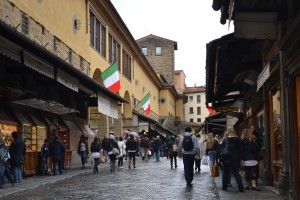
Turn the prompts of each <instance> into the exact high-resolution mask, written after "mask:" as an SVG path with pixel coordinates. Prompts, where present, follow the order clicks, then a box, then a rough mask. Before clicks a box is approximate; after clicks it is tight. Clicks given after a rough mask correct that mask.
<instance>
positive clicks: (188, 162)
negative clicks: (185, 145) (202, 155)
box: [182, 154, 195, 184]
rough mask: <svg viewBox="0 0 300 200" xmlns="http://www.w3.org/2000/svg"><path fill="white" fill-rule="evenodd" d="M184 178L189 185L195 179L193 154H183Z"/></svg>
mask: <svg viewBox="0 0 300 200" xmlns="http://www.w3.org/2000/svg"><path fill="white" fill-rule="evenodd" d="M182 157H183V165H184V177H185V181H186V183H187V184H190V183H192V181H193V178H194V159H195V155H193V154H183V156H182Z"/></svg>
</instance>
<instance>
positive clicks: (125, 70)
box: [122, 50, 132, 81]
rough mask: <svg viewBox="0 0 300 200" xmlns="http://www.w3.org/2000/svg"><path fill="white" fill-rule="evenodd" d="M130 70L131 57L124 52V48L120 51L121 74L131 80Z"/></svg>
mask: <svg viewBox="0 0 300 200" xmlns="http://www.w3.org/2000/svg"><path fill="white" fill-rule="evenodd" d="M131 71H132V61H131V57H130V56H129V55H128V54H127V53H126V51H125V50H123V51H122V74H123V75H124V76H125V77H126V78H127V79H128V80H130V81H131V79H132V77H131Z"/></svg>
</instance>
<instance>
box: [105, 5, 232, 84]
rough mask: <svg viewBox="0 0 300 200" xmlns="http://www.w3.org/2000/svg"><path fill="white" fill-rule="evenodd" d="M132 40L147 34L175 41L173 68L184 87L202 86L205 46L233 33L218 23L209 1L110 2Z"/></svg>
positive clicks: (216, 14) (218, 15) (216, 12)
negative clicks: (183, 78) (180, 72)
mask: <svg viewBox="0 0 300 200" xmlns="http://www.w3.org/2000/svg"><path fill="white" fill-rule="evenodd" d="M111 2H112V3H113V5H114V6H115V8H116V9H117V11H118V12H119V15H120V16H121V17H122V19H123V21H124V22H125V24H126V26H127V27H128V29H129V30H130V32H131V34H132V35H133V37H134V38H135V39H136V40H137V39H139V38H142V37H144V36H147V35H149V34H153V35H157V36H160V37H163V38H166V39H170V40H173V41H176V42H177V44H178V50H177V51H175V69H176V70H184V73H185V75H186V84H187V86H194V85H195V84H196V85H197V86H203V85H205V61H206V44H207V43H208V42H210V41H212V40H214V39H217V38H220V37H221V36H223V35H227V34H229V33H231V32H233V25H232V24H231V25H230V29H229V30H228V24H226V25H221V24H220V11H214V10H213V9H212V7H211V5H212V0H111Z"/></svg>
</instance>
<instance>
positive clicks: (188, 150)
mask: <svg viewBox="0 0 300 200" xmlns="http://www.w3.org/2000/svg"><path fill="white" fill-rule="evenodd" d="M191 132H192V128H191V127H186V128H185V132H184V134H183V137H181V138H180V140H179V144H178V156H179V158H183V165H184V176H185V181H186V185H187V186H188V187H191V186H192V185H193V184H192V181H193V177H194V159H195V155H197V156H199V157H200V148H199V144H198V141H197V138H196V136H195V135H193V134H192V133H191Z"/></svg>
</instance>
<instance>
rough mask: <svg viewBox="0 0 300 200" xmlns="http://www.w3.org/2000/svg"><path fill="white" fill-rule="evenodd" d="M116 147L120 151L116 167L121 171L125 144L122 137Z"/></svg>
mask: <svg viewBox="0 0 300 200" xmlns="http://www.w3.org/2000/svg"><path fill="white" fill-rule="evenodd" d="M118 146H119V149H120V155H119V156H118V157H119V159H118V167H121V169H123V155H125V147H126V146H125V142H124V140H123V137H122V136H121V137H120V138H119V140H118Z"/></svg>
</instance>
